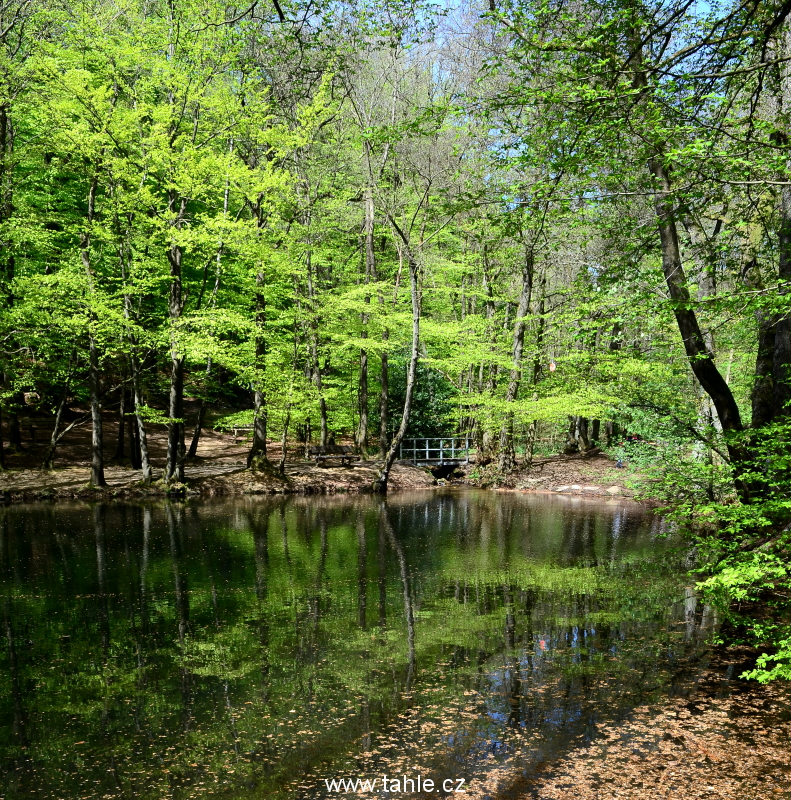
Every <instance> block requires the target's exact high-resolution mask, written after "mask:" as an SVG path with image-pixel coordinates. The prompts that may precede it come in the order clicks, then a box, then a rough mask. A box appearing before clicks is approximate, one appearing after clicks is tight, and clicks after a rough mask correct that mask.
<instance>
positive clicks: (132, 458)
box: [126, 395, 142, 469]
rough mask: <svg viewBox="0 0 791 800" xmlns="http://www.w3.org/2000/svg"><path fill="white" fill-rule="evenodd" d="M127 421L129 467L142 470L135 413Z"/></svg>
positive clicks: (128, 416)
mask: <svg viewBox="0 0 791 800" xmlns="http://www.w3.org/2000/svg"><path fill="white" fill-rule="evenodd" d="M131 399H132V397H131V395H130V400H131ZM126 419H127V424H128V428H129V465H130V466H131V467H132V469H140V467H141V466H142V464H141V460H140V438H139V437H138V433H137V422H136V420H135V415H134V413H131V414H129V415H127V418H126Z"/></svg>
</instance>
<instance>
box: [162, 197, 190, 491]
mask: <svg viewBox="0 0 791 800" xmlns="http://www.w3.org/2000/svg"><path fill="white" fill-rule="evenodd" d="M177 205H178V211H177V212H176V218H175V220H174V222H173V227H174V229H175V232H176V234H175V235H176V236H177V235H178V232H179V231H180V230H181V226H182V223H183V220H184V212H185V210H186V206H187V201H186V198H183V197H182V198H177V196H176V193H175V191H172V190H171V192H170V196H169V208H170V210H171V211H174V210H175V209H176V207H177ZM183 256H184V252H183V249H182V247H181V245H180V244H179V243H178V242H177V241H174V242H172V243H171V245H170V247H169V249H168V262H169V263H170V296H169V298H168V318H169V320H170V324H171V331H170V400H169V404H168V417H169V418H170V421H169V422H168V454H167V466H166V467H165V481H166V482H168V483H169V482H171V481H173V480H175V481H176V482H177V483H183V482H184V457H185V455H186V452H185V447H184V355H183V354H182V353H181V352H180V349H179V344H178V341H177V336H176V330H175V326H176V323H177V322H178V320H179V318H180V317H181V313H182V311H183V310H184V297H183V286H182V277H181V270H182V260H183Z"/></svg>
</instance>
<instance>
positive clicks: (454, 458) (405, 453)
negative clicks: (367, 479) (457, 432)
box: [398, 437, 475, 466]
mask: <svg viewBox="0 0 791 800" xmlns="http://www.w3.org/2000/svg"><path fill="white" fill-rule="evenodd" d="M474 451H475V442H474V440H473V439H470V438H469V437H465V438H460V437H455V438H454V437H448V438H439V439H404V440H403V441H402V442H401V446H400V448H399V451H398V458H399V460H401V461H411V462H412V463H413V464H417V465H418V466H434V465H440V466H444V465H446V464H448V465H450V464H469V463H470V453H471V452H474Z"/></svg>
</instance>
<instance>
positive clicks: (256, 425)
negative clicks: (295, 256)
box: [247, 272, 269, 470]
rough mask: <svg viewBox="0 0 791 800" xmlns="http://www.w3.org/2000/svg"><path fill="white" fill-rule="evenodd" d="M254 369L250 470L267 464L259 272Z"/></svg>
mask: <svg viewBox="0 0 791 800" xmlns="http://www.w3.org/2000/svg"><path fill="white" fill-rule="evenodd" d="M255 282H256V287H257V291H256V296H255V367H256V386H255V393H254V396H253V405H254V408H255V416H254V417H253V442H252V444H251V446H250V452H249V453H248V454H247V466H248V468H250V469H253V470H256V469H261V468H262V467H264V466H265V465H267V464H268V463H269V460H268V459H267V455H266V423H267V406H266V393H265V392H264V390H263V380H264V370H265V369H266V339H265V338H264V325H265V323H266V298H265V297H264V293H263V286H264V275H263V273H261V272H259V273H258V275H257V276H256V279H255Z"/></svg>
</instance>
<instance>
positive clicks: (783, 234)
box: [772, 186, 791, 419]
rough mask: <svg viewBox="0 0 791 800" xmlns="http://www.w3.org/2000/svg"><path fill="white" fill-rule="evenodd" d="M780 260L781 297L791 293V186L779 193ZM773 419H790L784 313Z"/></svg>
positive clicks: (790, 328)
mask: <svg viewBox="0 0 791 800" xmlns="http://www.w3.org/2000/svg"><path fill="white" fill-rule="evenodd" d="M778 240H779V241H778V244H779V250H780V261H779V268H778V278H779V279H780V290H779V294H781V295H783V296H786V295H788V294H789V293H791V186H783V187H781V190H780V230H779V232H778ZM772 373H773V378H774V398H773V404H772V411H773V417H774V419H780V418H784V417H788V416H791V406H789V403H791V315H789V313H788V312H786V313H785V314H782V315H781V316H780V318H779V319H778V320H777V324H776V326H775V336H774V359H773V364H772Z"/></svg>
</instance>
